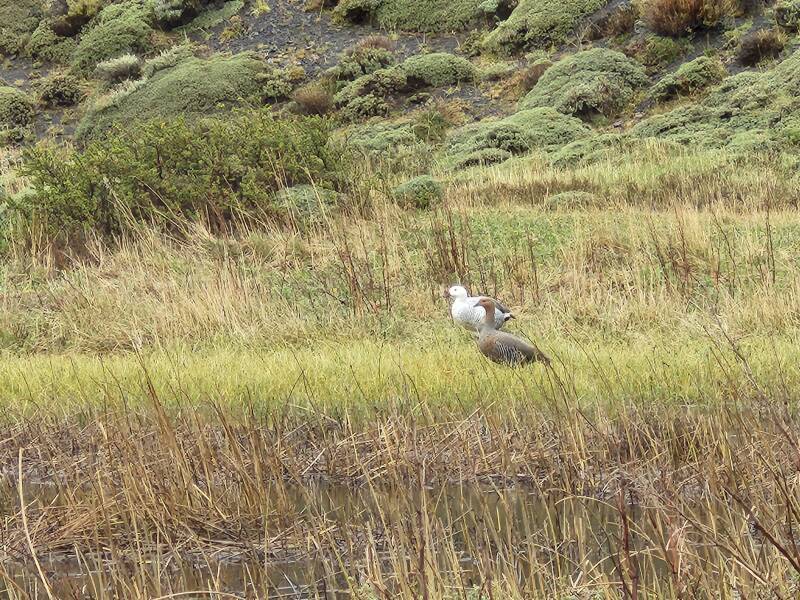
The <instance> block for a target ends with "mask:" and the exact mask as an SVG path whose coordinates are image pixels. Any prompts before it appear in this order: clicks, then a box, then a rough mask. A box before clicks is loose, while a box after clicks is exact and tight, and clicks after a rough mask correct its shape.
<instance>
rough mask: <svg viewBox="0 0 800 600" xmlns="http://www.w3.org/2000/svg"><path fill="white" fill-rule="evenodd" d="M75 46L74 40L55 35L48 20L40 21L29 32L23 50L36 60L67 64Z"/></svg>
mask: <svg viewBox="0 0 800 600" xmlns="http://www.w3.org/2000/svg"><path fill="white" fill-rule="evenodd" d="M76 47H77V42H75V40H73V39H71V38H66V37H62V36H60V35H57V34H56V33H55V31H53V28H52V26H51V25H50V23H49V22H47V21H42V22H41V23H40V24H39V26H38V27H37V28H36V30H35V31H34V32H33V33H32V34H31V37H30V39H29V40H28V43H27V45H26V46H25V51H26V52H27V54H28V55H29V56H31V57H33V58H35V59H38V60H45V61H48V62H54V63H59V64H67V63H69V61H70V57H71V56H72V53H73V52H74V51H75V48H76Z"/></svg>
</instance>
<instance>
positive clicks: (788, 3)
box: [775, 0, 800, 31]
mask: <svg viewBox="0 0 800 600" xmlns="http://www.w3.org/2000/svg"><path fill="white" fill-rule="evenodd" d="M775 21H776V22H777V23H778V25H780V26H781V27H785V28H786V29H790V30H792V31H797V29H798V28H800V0H781V2H779V3H778V5H777V6H776V7H775Z"/></svg>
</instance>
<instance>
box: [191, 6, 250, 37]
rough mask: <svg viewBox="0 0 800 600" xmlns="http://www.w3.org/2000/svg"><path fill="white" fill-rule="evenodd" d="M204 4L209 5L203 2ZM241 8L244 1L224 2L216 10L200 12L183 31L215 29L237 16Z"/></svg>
mask: <svg viewBox="0 0 800 600" xmlns="http://www.w3.org/2000/svg"><path fill="white" fill-rule="evenodd" d="M204 4H211V3H209V2H205V3H204ZM243 8H244V0H230V1H229V2H225V4H223V5H222V6H221V7H220V8H218V9H215V10H206V11H204V12H201V13H200V14H199V15H197V17H195V18H194V19H192V21H191V22H190V23H189V24H188V25H186V26H185V27H184V28H183V29H184V30H185V31H199V30H205V29H211V28H212V27H216V26H217V25H220V24H221V23H224V22H225V21H228V20H229V19H232V18H233V17H235V16H236V15H238V14H239V13H240V12H241V10H242V9H243Z"/></svg>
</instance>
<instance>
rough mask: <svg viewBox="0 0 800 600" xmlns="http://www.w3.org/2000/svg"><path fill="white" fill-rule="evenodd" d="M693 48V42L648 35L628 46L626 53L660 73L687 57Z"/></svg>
mask: <svg viewBox="0 0 800 600" xmlns="http://www.w3.org/2000/svg"><path fill="white" fill-rule="evenodd" d="M691 48H692V45H691V42H689V41H688V40H685V39H681V40H676V39H673V38H670V37H662V36H658V35H648V36H647V37H645V38H643V39H639V40H637V41H636V42H634V43H633V45H632V46H628V49H627V50H626V52H627V53H628V54H631V52H632V53H633V54H635V55H636V58H637V59H638V60H639V62H641V63H642V64H643V65H645V66H646V67H649V69H650V70H651V72H652V71H658V70H660V69H663V68H664V67H666V66H668V65H671V64H672V63H674V62H676V61H677V60H679V59H680V58H681V57H683V56H685V55H686V53H687V52H689V51H690V50H691Z"/></svg>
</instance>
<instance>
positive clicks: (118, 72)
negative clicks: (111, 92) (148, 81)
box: [94, 54, 142, 84]
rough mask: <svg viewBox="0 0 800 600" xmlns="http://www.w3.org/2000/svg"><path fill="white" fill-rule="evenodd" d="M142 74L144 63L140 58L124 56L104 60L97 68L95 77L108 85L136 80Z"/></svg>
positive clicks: (130, 55) (129, 55)
mask: <svg viewBox="0 0 800 600" xmlns="http://www.w3.org/2000/svg"><path fill="white" fill-rule="evenodd" d="M141 74H142V62H141V61H140V60H139V57H138V56H135V55H133V54H123V55H122V56H118V57H116V58H112V59H109V60H104V61H103V62H101V63H99V64H98V65H97V67H95V70H94V75H95V77H97V78H98V79H102V80H103V81H105V82H106V83H110V84H114V83H119V82H121V81H125V80H126V79H136V78H138V77H139V76H140V75H141Z"/></svg>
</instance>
